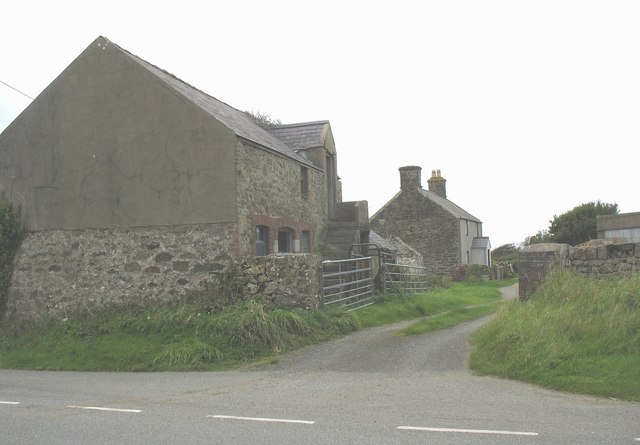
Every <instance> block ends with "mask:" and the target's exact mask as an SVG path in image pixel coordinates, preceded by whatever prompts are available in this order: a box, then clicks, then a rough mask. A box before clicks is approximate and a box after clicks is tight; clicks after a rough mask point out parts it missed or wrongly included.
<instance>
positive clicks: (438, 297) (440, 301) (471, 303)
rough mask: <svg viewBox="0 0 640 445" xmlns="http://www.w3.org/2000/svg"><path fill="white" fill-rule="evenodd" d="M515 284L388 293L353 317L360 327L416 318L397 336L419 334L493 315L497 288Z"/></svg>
mask: <svg viewBox="0 0 640 445" xmlns="http://www.w3.org/2000/svg"><path fill="white" fill-rule="evenodd" d="M516 282H517V280H516V279H509V280H502V281H463V282H456V283H452V284H451V286H449V287H441V288H436V289H433V290H431V291H429V292H427V293H425V294H418V295H406V294H393V293H392V294H389V295H388V296H384V297H383V298H384V299H383V300H382V301H380V302H379V303H378V304H375V305H372V306H367V307H365V308H363V309H361V310H358V311H355V312H354V316H355V317H356V319H357V320H358V323H359V324H360V326H362V327H363V328H368V327H374V326H382V325H386V324H390V323H396V322H400V321H405V320H415V319H417V318H420V320H419V321H417V322H416V323H414V324H412V325H410V326H408V327H406V328H404V329H402V330H401V331H400V332H399V334H398V335H415V334H422V333H425V332H429V331H432V330H435V329H442V328H446V327H451V326H455V325H456V324H459V323H462V322H464V321H468V320H472V319H474V318H478V317H481V316H483V315H486V314H489V313H491V312H494V311H495V310H496V308H497V305H498V303H499V302H500V301H501V294H500V291H499V290H498V289H499V288H501V287H506V286H509V285H511V284H514V283H516Z"/></svg>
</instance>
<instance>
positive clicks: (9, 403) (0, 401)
mask: <svg viewBox="0 0 640 445" xmlns="http://www.w3.org/2000/svg"><path fill="white" fill-rule="evenodd" d="M0 405H20V402H6V401H2V400H0Z"/></svg>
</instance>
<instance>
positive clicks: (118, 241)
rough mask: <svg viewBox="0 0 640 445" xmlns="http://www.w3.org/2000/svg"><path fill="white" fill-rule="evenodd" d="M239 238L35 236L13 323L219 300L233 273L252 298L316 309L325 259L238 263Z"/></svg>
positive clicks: (199, 234)
mask: <svg viewBox="0 0 640 445" xmlns="http://www.w3.org/2000/svg"><path fill="white" fill-rule="evenodd" d="M235 238H236V237H235V235H234V228H233V225H226V224H225V225H195V226H180V227H157V228H156V227H154V228H136V229H119V230H113V229H108V230H107V229H104V230H55V231H44V232H34V233H31V234H30V235H29V236H28V237H27V239H26V240H25V241H24V242H23V244H22V247H21V249H20V252H19V253H18V256H17V257H16V264H15V270H14V275H13V282H12V287H11V290H10V293H9V298H8V301H7V311H6V316H7V318H13V319H34V318H42V317H46V316H54V317H64V316H65V314H67V313H70V312H75V311H79V310H87V309H88V310H91V309H92V308H97V307H101V306H105V305H126V306H138V307H148V306H151V305H157V304H162V303H166V302H170V301H172V300H175V299H177V298H180V297H182V296H184V295H185V294H188V293H189V292H197V291H208V292H211V293H212V294H216V293H217V292H219V290H220V289H219V288H217V286H219V282H220V280H219V279H220V277H221V276H224V275H225V274H228V273H233V274H235V280H237V281H238V282H240V283H241V285H242V288H243V289H244V291H245V292H246V293H247V294H248V295H252V294H262V295H265V297H266V298H267V299H268V300H269V301H272V302H274V303H277V304H284V305H291V306H300V307H315V306H317V304H318V293H319V289H320V283H319V278H318V273H319V270H320V260H319V258H317V257H315V256H313V255H280V256H274V255H270V256H267V257H261V258H251V257H249V258H248V259H246V260H243V261H239V260H234V259H233V258H232V256H231V255H230V254H229V252H230V251H232V250H233V244H234V242H235V241H234V240H235Z"/></svg>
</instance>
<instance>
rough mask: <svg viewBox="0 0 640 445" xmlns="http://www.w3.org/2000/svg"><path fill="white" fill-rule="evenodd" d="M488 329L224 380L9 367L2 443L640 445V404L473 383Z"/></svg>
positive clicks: (321, 349) (356, 340)
mask: <svg viewBox="0 0 640 445" xmlns="http://www.w3.org/2000/svg"><path fill="white" fill-rule="evenodd" d="M510 295H511V296H513V295H512V294H510ZM487 320H488V318H485V319H482V320H476V321H474V322H471V323H467V324H464V325H461V326H458V327H456V328H452V329H447V330H443V331H438V332H434V333H430V334H427V335H423V336H418V337H413V338H397V337H394V336H393V334H394V332H395V331H396V330H397V329H398V328H399V327H400V325H395V326H387V327H383V328H379V329H369V330H366V331H360V332H357V333H355V334H353V335H350V336H348V337H345V338H341V339H338V340H335V341H331V342H326V343H323V344H319V345H314V346H311V347H308V348H305V349H303V350H300V351H296V352H293V353H291V354H286V355H285V356H283V358H282V360H281V361H280V362H279V363H278V364H276V365H273V366H268V367H261V368H256V369H245V370H237V371H228V372H217V373H210V372H207V373H137V374H136V373H71V372H37V371H10V370H2V371H0V444H87V443H91V444H116V443H117V444H146V443H155V444H173V443H181V444H182V443H185V444H200V443H202V444H204V443H207V444H215V443H219V444H251V443H260V444H262V443H265V444H281V443H288V444H310V443H318V444H349V445H355V444H425V443H434V444H460V443H465V444H529V443H535V444H616V445H618V444H634V443H640V404H638V403H625V402H620V401H615V400H608V399H597V398H592V397H583V396H575V395H570V394H563V393H558V392H553V391H548V390H545V389H541V388H537V387H535V386H532V385H527V384H522V383H518V382H511V381H507V380H501V379H497V378H492V377H480V376H474V375H472V374H471V373H470V372H469V370H468V369H467V366H466V360H467V357H468V355H469V352H470V347H469V344H468V338H469V335H470V334H471V333H472V332H473V331H474V330H475V329H477V328H478V327H479V326H480V325H481V324H482V323H484V322H486V321H487Z"/></svg>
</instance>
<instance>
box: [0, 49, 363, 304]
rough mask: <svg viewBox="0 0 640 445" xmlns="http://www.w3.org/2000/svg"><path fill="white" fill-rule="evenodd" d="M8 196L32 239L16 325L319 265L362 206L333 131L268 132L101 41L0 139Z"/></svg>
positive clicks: (0, 188) (14, 298) (16, 285)
mask: <svg viewBox="0 0 640 445" xmlns="http://www.w3.org/2000/svg"><path fill="white" fill-rule="evenodd" d="M0 193H3V194H4V195H5V196H6V197H7V198H8V199H9V200H10V202H11V203H12V204H14V205H15V206H16V207H19V208H20V209H21V212H22V215H23V217H24V220H25V221H26V223H27V225H28V228H29V229H30V235H29V237H28V239H27V240H26V241H25V242H24V243H23V247H22V249H21V252H20V253H19V255H18V258H17V264H16V267H15V274H14V281H13V286H12V290H11V294H10V297H9V307H8V312H9V313H11V312H14V313H18V312H21V311H23V312H24V311H26V312H31V313H34V312H43V311H53V312H56V313H62V312H64V311H65V310H67V309H68V308H71V307H74V306H77V305H84V306H94V305H100V304H107V303H126V304H129V303H131V302H132V301H131V300H132V299H133V300H135V301H134V302H139V303H146V302H147V301H156V300H162V299H167V298H171V297H172V296H173V295H175V294H178V293H181V292H184V291H185V290H189V289H201V288H203V286H207V285H208V284H210V282H211V280H212V277H213V275H215V274H216V273H217V272H219V271H221V270H223V269H224V268H225V267H226V266H227V265H228V264H229V262H230V261H232V260H234V259H241V258H254V257H264V256H266V255H269V254H274V253H277V254H282V253H291V252H299V253H312V254H313V253H316V252H317V251H318V249H319V246H320V245H321V244H322V243H323V239H324V237H326V233H327V229H328V226H329V222H330V220H331V217H332V215H333V214H334V212H335V211H336V209H338V208H340V207H341V206H342V207H344V208H350V207H354V206H356V205H357V204H358V203H341V202H340V201H341V186H340V182H339V179H338V175H337V163H336V149H335V142H334V140H333V135H332V133H331V126H330V124H329V122H328V121H319V122H311V123H305V124H297V125H285V126H278V127H274V128H270V129H268V130H267V129H265V128H262V127H261V126H259V125H257V124H256V121H255V120H254V119H252V118H251V117H250V116H248V115H247V114H246V113H244V112H242V111H240V110H237V109H235V108H233V107H231V106H229V105H227V104H226V103H224V102H221V101H219V100H217V99H216V98H214V97H212V96H210V95H208V94H206V93H204V92H202V91H200V90H198V89H197V88H195V87H193V86H191V85H189V84H187V83H186V82H184V81H182V80H180V79H179V78H177V77H176V76H174V75H172V74H170V73H168V72H167V71H164V70H162V69H160V68H158V67H156V66H154V65H152V64H151V63H149V62H147V61H145V60H143V59H141V58H140V57H137V56H135V55H133V54H131V53H130V52H128V51H126V50H124V49H123V48H121V47H119V46H118V45H116V44H114V43H113V42H111V41H109V40H108V39H106V38H104V37H99V38H97V39H96V40H95V41H94V42H93V43H91V44H90V45H89V46H88V47H87V48H86V50H85V51H84V52H82V54H80V55H79V56H78V57H77V58H76V59H75V60H74V61H73V62H72V63H71V64H70V65H69V66H68V67H67V68H66V69H65V70H64V71H63V72H62V73H61V74H60V75H59V76H58V77H57V78H56V79H55V80H54V81H53V82H52V83H51V84H50V85H49V86H48V87H47V88H46V89H45V90H44V91H43V92H42V93H41V94H40V95H39V96H38V97H37V98H36V99H35V100H34V101H33V102H32V103H31V104H30V105H29V106H28V107H27V108H26V109H25V110H24V112H23V113H22V114H21V115H20V116H18V118H16V119H15V121H14V122H12V123H11V125H9V127H7V129H6V130H5V131H4V132H3V133H2V134H0ZM365 204H366V202H365ZM364 207H365V208H366V206H364ZM366 221H367V222H368V215H367V217H366ZM367 225H368V224H367ZM352 227H355V229H354V235H353V236H354V237H356V238H357V237H358V236H359V230H360V228H362V229H363V230H365V231H366V230H368V227H360V226H359V225H358V224H355V223H354V224H352ZM305 267H306V268H307V269H309V270H312V269H314V267H315V266H309V265H306V266H305ZM310 273H313V272H310ZM302 275H304V274H301V276H302ZM302 278H305V277H302ZM305 279H306V280H307V281H309V277H306V278H305ZM310 292H312V291H310ZM316 292H317V291H316ZM312 297H313V295H312ZM307 304H309V302H306V303H305V305H307ZM311 304H312V303H311Z"/></svg>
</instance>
